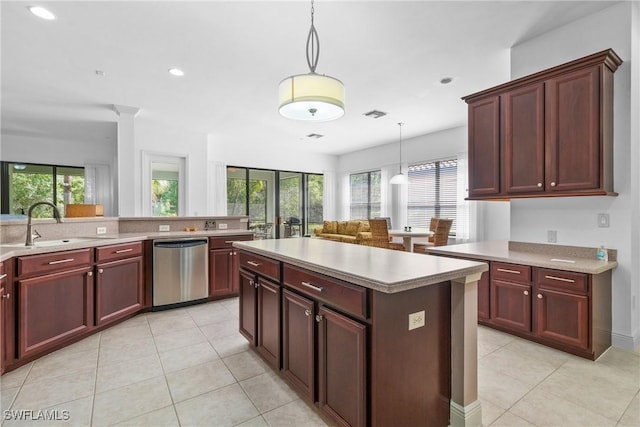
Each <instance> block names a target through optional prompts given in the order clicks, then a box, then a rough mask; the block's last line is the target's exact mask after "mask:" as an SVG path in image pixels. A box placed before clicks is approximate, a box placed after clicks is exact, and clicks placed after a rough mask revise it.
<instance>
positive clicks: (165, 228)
mask: <svg viewBox="0 0 640 427" xmlns="http://www.w3.org/2000/svg"><path fill="white" fill-rule="evenodd" d="M158 231H171V226H170V225H159V226H158Z"/></svg>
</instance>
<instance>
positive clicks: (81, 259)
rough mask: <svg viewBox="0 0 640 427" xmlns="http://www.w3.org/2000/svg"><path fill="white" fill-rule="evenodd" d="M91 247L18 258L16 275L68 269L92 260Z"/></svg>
mask: <svg viewBox="0 0 640 427" xmlns="http://www.w3.org/2000/svg"><path fill="white" fill-rule="evenodd" d="M92 255H93V248H87V249H78V250H75V251H64V252H54V253H49V254H42V255H30V256H23V257H19V258H18V276H26V275H32V274H36V273H47V272H50V271H59V270H68V269H70V268H75V267H80V266H83V265H89V264H91V263H92V262H93V256H92Z"/></svg>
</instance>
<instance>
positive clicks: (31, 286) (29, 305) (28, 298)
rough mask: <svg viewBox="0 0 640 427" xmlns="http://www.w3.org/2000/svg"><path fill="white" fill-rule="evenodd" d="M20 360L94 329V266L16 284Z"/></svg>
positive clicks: (34, 278)
mask: <svg viewBox="0 0 640 427" xmlns="http://www.w3.org/2000/svg"><path fill="white" fill-rule="evenodd" d="M18 287H19V289H20V308H19V319H20V320H19V326H18V330H19V337H18V352H19V357H26V356H30V355H32V354H36V353H40V352H43V351H45V350H47V349H50V348H52V347H54V346H55V345H57V344H59V343H61V342H64V341H65V340H68V339H70V338H72V337H74V336H76V335H79V334H82V333H84V332H86V331H87V330H89V329H91V328H92V327H93V267H91V266H89V267H82V268H76V269H72V270H67V271H62V272H57V273H51V274H45V275H42V276H38V277H33V278H30V279H23V280H19V281H18Z"/></svg>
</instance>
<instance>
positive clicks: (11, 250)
mask: <svg viewBox="0 0 640 427" xmlns="http://www.w3.org/2000/svg"><path fill="white" fill-rule="evenodd" d="M247 234H253V231H250V230H238V229H230V230H202V231H153V232H140V233H118V234H104V235H96V236H88V237H87V236H70V237H69V239H68V240H69V242H64V240H65V239H55V240H43V241H39V240H36V243H35V245H34V246H24V242H16V243H0V262H1V261H4V260H6V259H9V258H12V257H17V256H24V255H37V254H44V253H51V252H58V251H67V250H74V249H84V248H92V247H97V246H106V245H116V244H119V243H130V242H137V241H142V240H155V239H178V238H180V239H183V238H188V237H192V238H198V237H216V236H229V235H234V236H238V235H247Z"/></svg>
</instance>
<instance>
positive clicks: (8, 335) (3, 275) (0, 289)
mask: <svg viewBox="0 0 640 427" xmlns="http://www.w3.org/2000/svg"><path fill="white" fill-rule="evenodd" d="M13 266H14V264H13V260H12V259H10V260H7V261H5V262H3V263H0V371H3V370H4V369H6V368H7V366H9V365H11V364H12V363H13V362H14V361H15V358H16V345H15V336H16V322H15V318H16V316H15V313H16V305H15V304H16V293H15V292H14V284H13Z"/></svg>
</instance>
